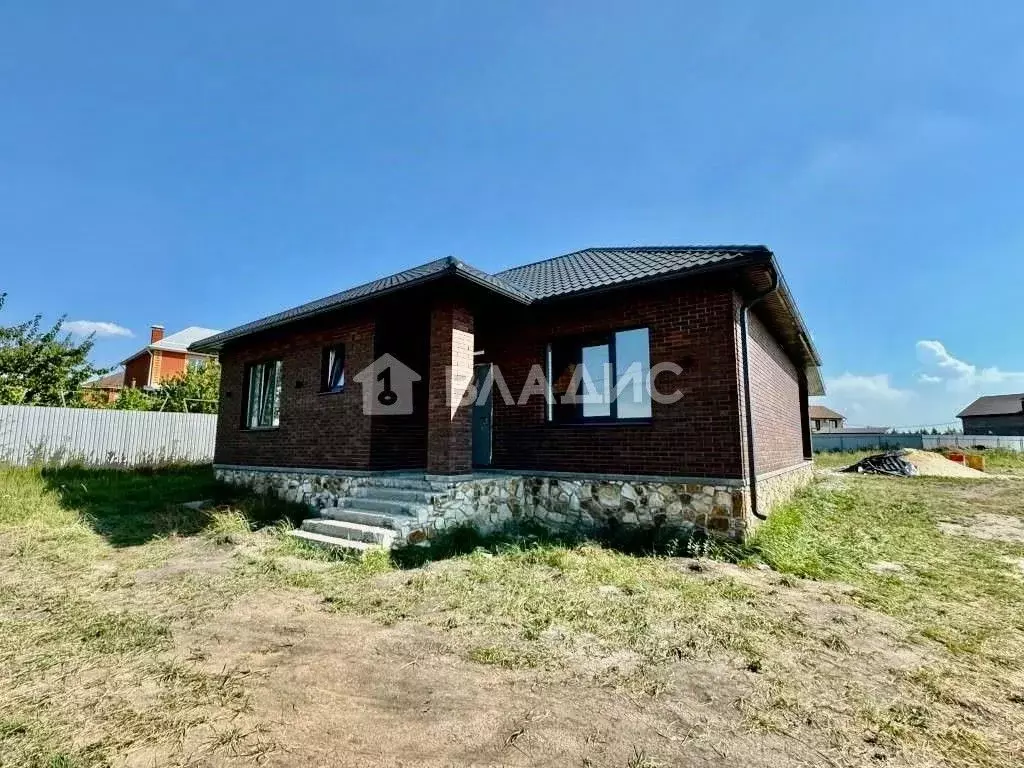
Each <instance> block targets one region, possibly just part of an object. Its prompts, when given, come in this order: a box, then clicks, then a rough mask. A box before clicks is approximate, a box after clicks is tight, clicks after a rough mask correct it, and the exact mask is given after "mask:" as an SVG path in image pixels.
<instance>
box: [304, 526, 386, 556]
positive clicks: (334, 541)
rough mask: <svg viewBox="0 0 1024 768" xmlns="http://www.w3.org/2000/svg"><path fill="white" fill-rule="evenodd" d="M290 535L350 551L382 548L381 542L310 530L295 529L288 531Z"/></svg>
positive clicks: (368, 550) (324, 545)
mask: <svg viewBox="0 0 1024 768" xmlns="http://www.w3.org/2000/svg"><path fill="white" fill-rule="evenodd" d="M288 535H289V536H294V537H295V538H296V539H302V541H306V542H309V543H310V544H316V545H317V546H320V547H329V548H331V549H343V550H347V551H350V552H370V551H372V550H376V549H382V547H381V546H380V545H379V544H369V543H367V542H365V541H354V540H352V539H339V538H336V537H334V536H324V535H323V534H322V533H310V532H309V531H302V530H298V529H296V530H294V531H288Z"/></svg>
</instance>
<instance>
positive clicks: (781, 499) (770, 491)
mask: <svg viewBox="0 0 1024 768" xmlns="http://www.w3.org/2000/svg"><path fill="white" fill-rule="evenodd" d="M812 479H814V465H813V464H812V463H811V462H809V461H808V462H806V463H805V464H798V465H797V466H795V467H787V468H786V469H782V470H779V471H777V472H768V473H766V474H763V475H760V476H759V477H758V478H757V506H758V511H759V512H760V513H761V514H762V515H768V514H770V513H771V512H772V510H774V509H775V508H776V507H778V506H779V505H780V504H785V503H786V502H787V501H789V500H790V499H791V498H792V497H793V494H794V493H796V492H797V491H799V490H800V489H801V488H803V487H804V486H806V485H808V484H809V483H810V482H811V480H812ZM744 496H745V497H746V503H747V505H748V506H749V504H750V498H749V497H750V491H749V489H747V490H745V491H744ZM751 520H752V522H753V524H754V525H755V526H756V525H757V524H758V523H760V522H762V521H761V520H759V519H758V518H756V517H754V516H753V515H751Z"/></svg>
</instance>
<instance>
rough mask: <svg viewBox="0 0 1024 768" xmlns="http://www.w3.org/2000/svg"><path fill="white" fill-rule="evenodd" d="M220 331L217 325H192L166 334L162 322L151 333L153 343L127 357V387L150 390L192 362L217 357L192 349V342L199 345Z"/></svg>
mask: <svg viewBox="0 0 1024 768" xmlns="http://www.w3.org/2000/svg"><path fill="white" fill-rule="evenodd" d="M218 333H220V331H217V330H214V329H213V328H199V327H197V326H191V327H189V328H185V329H184V330H181V331H178V332H177V333H172V334H171V335H170V336H165V335H164V327H163V326H162V325H154V326H152V328H151V329H150V332H149V344H147V345H146V346H145V347H143V348H142V349H140V350H139V351H138V352H136V353H135V354H134V355H132V356H131V357H129V358H128V359H127V360H124V361H123V362H122V363H121V364H122V365H123V366H124V378H123V380H122V381H123V386H125V387H134V388H135V389H149V388H151V387H158V386H160V382H162V381H164V380H165V379H169V378H172V377H173V376H177V375H178V374H179V373H183V372H184V371H185V369H186V368H187V367H188V366H189V365H195V364H197V363H200V362H204V361H206V360H212V359H216V357H217V356H216V355H211V354H206V353H199V352H189V351H188V347H189V344H195V343H196V342H199V341H202V340H203V339H205V338H208V337H210V336H214V335H216V334H218Z"/></svg>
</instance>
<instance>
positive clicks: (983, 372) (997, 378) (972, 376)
mask: <svg viewBox="0 0 1024 768" xmlns="http://www.w3.org/2000/svg"><path fill="white" fill-rule="evenodd" d="M917 355H918V358H919V359H920V360H921V362H922V363H925V364H926V365H931V366H934V367H935V368H936V369H937V370H936V373H937V374H939V375H938V376H929V381H931V380H932V379H935V378H942V379H944V380H945V381H946V385H947V387H949V388H950V389H953V390H957V391H964V390H969V389H978V388H984V386H985V385H988V384H1014V383H1024V371H1003V370H1000V369H999V368H996V367H995V366H993V367H990V368H978V366H976V365H973V364H971V363H968V362H966V361H964V360H960V359H959V358H956V357H954V356H953V355H952V354H950V353H949V350H947V349H946V347H945V345H944V344H943V343H942V342H941V341H935V340H928V339H924V340H921V341H919V342H917ZM924 376H928V374H924Z"/></svg>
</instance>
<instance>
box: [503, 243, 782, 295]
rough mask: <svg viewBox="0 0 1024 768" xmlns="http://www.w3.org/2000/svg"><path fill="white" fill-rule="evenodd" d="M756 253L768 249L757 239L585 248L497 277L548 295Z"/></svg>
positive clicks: (631, 280)
mask: <svg viewBox="0 0 1024 768" xmlns="http://www.w3.org/2000/svg"><path fill="white" fill-rule="evenodd" d="M759 255H763V256H764V257H768V256H769V251H768V249H767V248H765V247H764V246H761V245H737V246H731V245H730V246H657V247H629V248H587V249H585V250H582V251H576V252H574V253H569V254H566V255H565V256H557V257H556V258H553V259H548V260H547V261H538V262H536V263H535V264H526V265H524V266H522V267H513V268H512V269H506V270H505V271H504V272H499V273H498V274H497V277H499V278H501V279H502V280H504V281H506V282H509V283H513V284H514V285H517V286H519V287H520V288H522V289H523V290H524V291H526V292H528V293H530V294H531V295H532V296H534V297H535V298H538V299H549V298H554V297H556V296H565V295H567V294H573V293H580V292H582V291H591V290H595V289H598V288H603V287H605V286H610V285H616V284H618V283H627V282H633V281H636V280H645V279H650V278H654V277H662V276H665V277H667V276H669V275H672V274H676V273H681V272H690V271H693V270H697V269H703V268H707V267H711V266H715V265H719V264H723V263H724V262H730V261H737V260H740V259H744V258H749V257H755V256H759Z"/></svg>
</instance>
